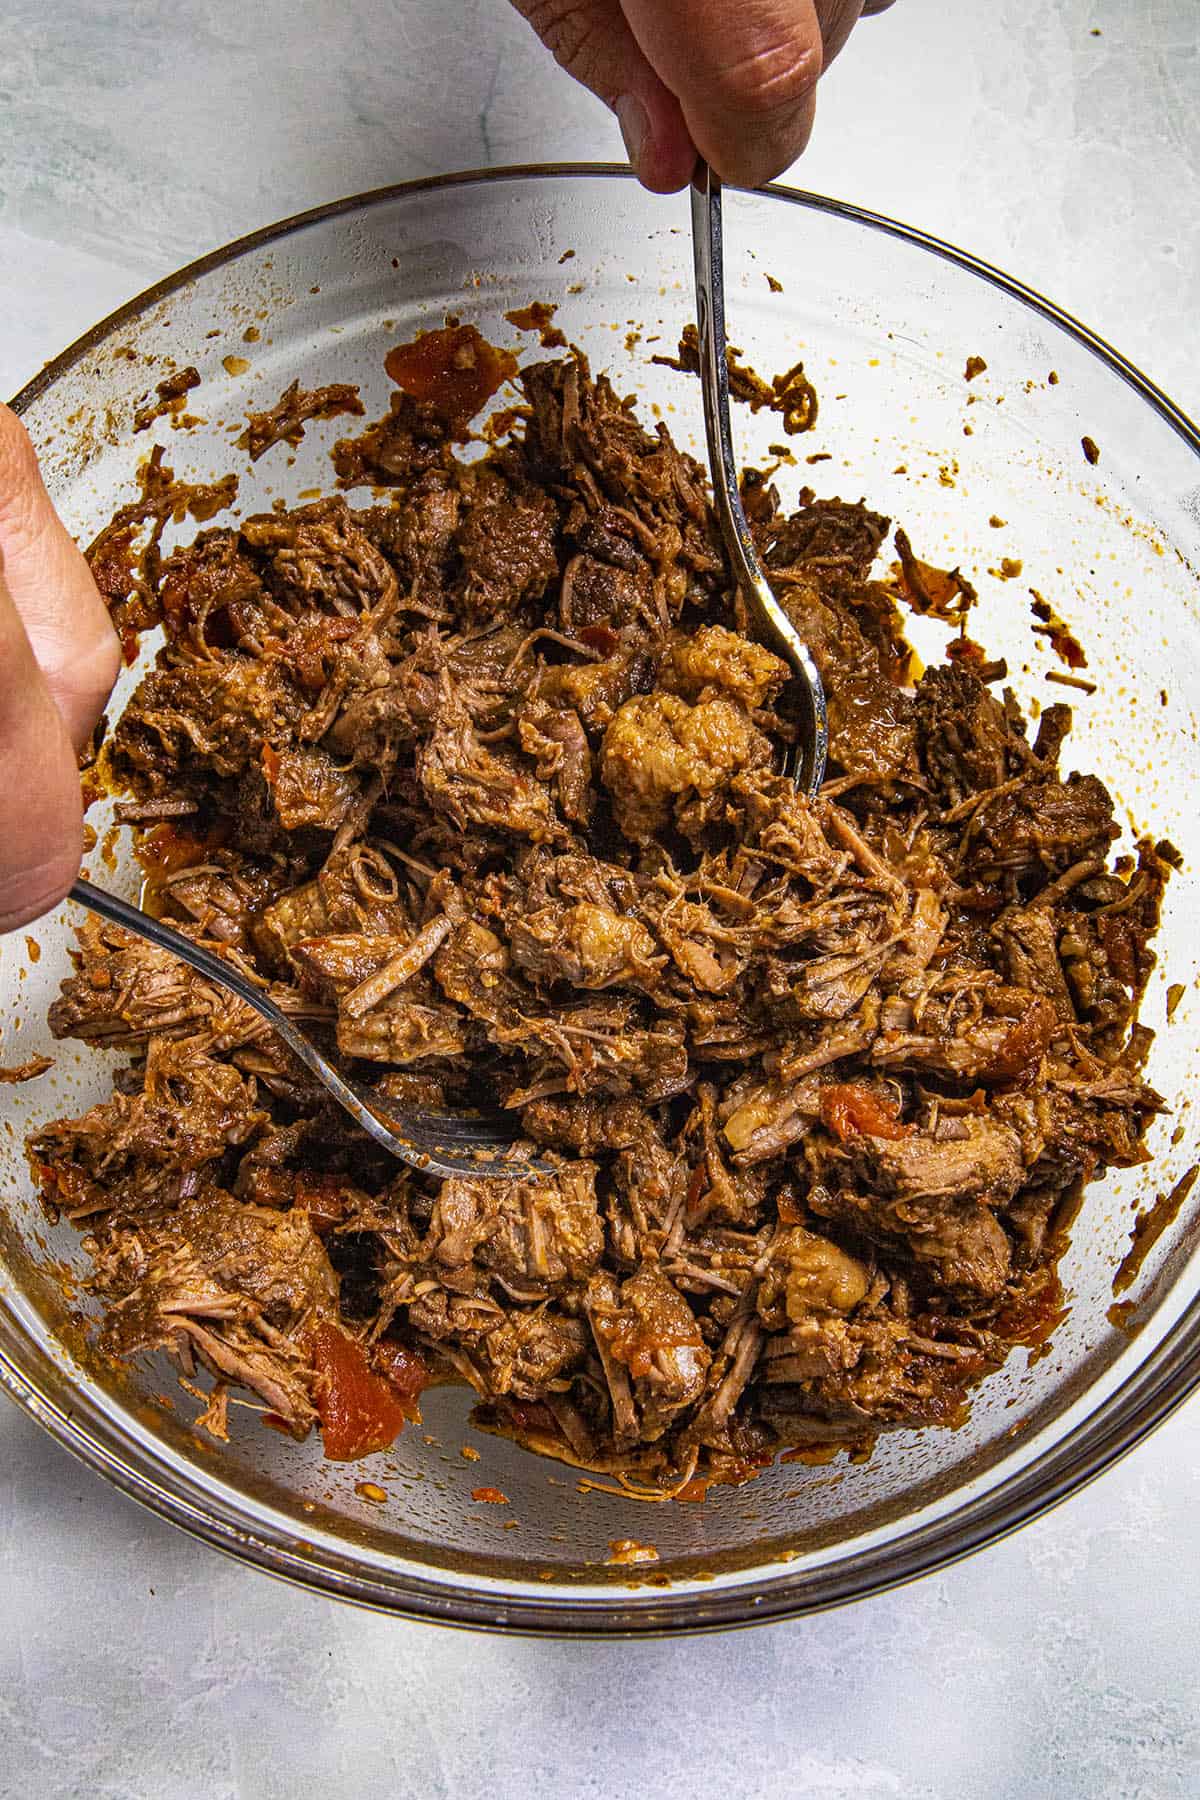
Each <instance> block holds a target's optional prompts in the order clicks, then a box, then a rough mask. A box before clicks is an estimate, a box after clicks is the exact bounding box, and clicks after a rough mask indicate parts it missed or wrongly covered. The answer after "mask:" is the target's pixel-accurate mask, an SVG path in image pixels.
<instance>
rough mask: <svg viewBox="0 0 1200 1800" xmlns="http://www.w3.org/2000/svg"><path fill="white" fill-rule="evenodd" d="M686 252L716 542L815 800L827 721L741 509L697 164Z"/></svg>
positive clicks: (720, 230)
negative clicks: (789, 709) (785, 685)
mask: <svg viewBox="0 0 1200 1800" xmlns="http://www.w3.org/2000/svg"><path fill="white" fill-rule="evenodd" d="M691 200H692V251H693V256H694V260H695V271H696V328H697V332H698V335H699V339H700V386H701V390H702V392H703V395H704V433H705V437H706V438H707V440H708V463H709V468H710V470H711V473H712V484H713V498H714V500H715V503H716V509H717V518H718V521H719V523H720V526H721V536H722V538H723V539H724V540H725V548H726V550H727V551H728V553H729V558H730V561H731V562H732V564H733V574H734V579H735V580H736V581H737V584H738V586H739V587H740V588H741V590H742V592H743V594H744V595H745V597H746V604H747V606H748V607H749V608H750V611H751V613H752V614H753V615H754V617H755V618H756V620H757V622H758V624H759V626H760V627H761V629H762V630H763V631H764V633H765V635H766V636H767V637H768V638H770V639H771V640H772V641H773V643H774V644H775V647H776V648H777V649H778V650H779V651H780V652H781V654H782V655H783V656H784V657H785V658H786V659H787V662H788V663H789V665H790V667H791V670H792V673H793V675H795V676H796V678H797V682H798V685H799V688H800V692H801V696H802V698H803V701H804V709H805V721H804V733H805V742H804V744H803V748H802V751H801V754H800V755H799V756H798V757H797V763H796V781H797V785H799V786H802V787H803V788H804V789H805V790H806V792H807V793H808V795H809V797H810V798H812V799H815V798H816V795H817V791H818V789H819V788H820V786H821V782H822V780H823V778H824V775H825V759H826V755H827V753H828V747H829V721H828V716H827V713H826V708H825V689H824V687H823V685H822V683H821V677H820V674H819V672H818V670H817V666H816V664H815V662H814V661H813V659H812V654H811V652H810V650H809V648H808V646H807V644H805V643H804V642H803V641H802V640H801V638H800V634H799V633H798V632H797V630H796V627H795V626H794V625H793V624H792V621H791V620H790V619H789V618H788V616H787V613H786V612H785V611H784V610H783V608H782V607H781V606H780V604H779V602H778V600H777V599H776V598H775V595H774V594H773V593H772V591H771V587H770V584H769V583H768V581H767V578H766V575H765V573H764V571H763V566H762V564H761V563H760V562H759V560H758V550H757V548H756V547H755V543H754V538H753V536H752V535H751V531H750V525H749V522H748V520H747V518H746V513H745V510H744V508H743V506H742V497H741V490H740V487H739V484H738V467H737V460H736V458H735V456H734V453H733V430H732V426H731V424H730V419H729V364H728V362H727V360H726V355H725V348H726V337H725V245H724V227H723V221H722V212H721V178H720V176H719V175H716V174H714V173H713V171H712V170H711V169H710V168H709V166H708V164H707V163H706V162H705V161H704V160H703V159H701V160H700V161H698V162H697V164H696V170H695V173H694V175H693V176H692V188H691Z"/></svg>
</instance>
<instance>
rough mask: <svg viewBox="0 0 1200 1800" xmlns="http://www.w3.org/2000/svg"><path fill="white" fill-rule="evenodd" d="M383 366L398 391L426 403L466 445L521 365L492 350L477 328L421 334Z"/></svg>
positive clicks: (455, 327)
mask: <svg viewBox="0 0 1200 1800" xmlns="http://www.w3.org/2000/svg"><path fill="white" fill-rule="evenodd" d="M383 366H384V368H385V369H386V370H387V372H388V374H389V375H390V376H391V378H392V380H393V381H394V382H395V383H396V385H397V387H401V388H403V389H404V391H405V393H406V394H411V396H412V398H413V399H414V400H425V401H428V403H429V404H430V405H431V406H433V407H434V408H435V409H436V410H437V411H438V412H439V413H440V414H441V416H442V418H443V419H444V420H445V421H446V424H447V426H448V427H449V430H450V433H451V436H452V437H453V438H454V440H455V442H457V443H462V442H464V441H465V439H466V436H467V426H468V424H469V423H470V421H471V420H472V419H473V418H474V417H475V415H476V413H477V412H478V411H479V409H480V408H481V407H482V406H483V405H484V404H485V403H486V402H487V401H488V400H490V399H491V397H492V395H493V394H494V393H495V392H496V390H497V389H498V388H499V387H501V386H502V385H503V384H504V382H506V381H509V380H511V378H512V377H513V376H514V375H515V374H516V372H517V359H516V357H515V356H513V354H512V352H511V351H509V350H497V349H496V347H495V345H494V344H489V343H488V341H487V339H486V338H484V337H481V336H480V334H479V332H478V331H477V330H476V329H475V327H474V325H447V326H445V327H444V329H443V330H441V331H423V332H422V333H421V334H420V336H419V337H416V338H414V339H413V341H412V343H411V344H397V345H396V347H395V349H394V350H389V351H388V353H387V355H386V357H385V358H384V364H383Z"/></svg>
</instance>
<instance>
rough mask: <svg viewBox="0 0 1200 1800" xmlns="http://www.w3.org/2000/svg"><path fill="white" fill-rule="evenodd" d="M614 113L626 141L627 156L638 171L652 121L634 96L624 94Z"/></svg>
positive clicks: (614, 108)
mask: <svg viewBox="0 0 1200 1800" xmlns="http://www.w3.org/2000/svg"><path fill="white" fill-rule="evenodd" d="M613 111H614V112H615V113H616V115H617V124H618V125H619V126H620V127H621V136H622V138H623V139H624V140H625V154H626V156H627V157H628V158H629V161H630V163H631V164H632V165H633V167H634V168H635V169H636V168H637V166H638V164H639V163H640V161H641V157H642V146H643V144H644V143H645V142H646V132H647V131H648V130H649V127H650V121H649V119H648V118H647V117H646V109H645V107H644V106H643V105H642V103H641V101H640V100H639V99H637V97H636V96H635V95H633V94H622V95H621V98H620V99H619V100H618V101H617V102H616V105H615V106H614V107H613Z"/></svg>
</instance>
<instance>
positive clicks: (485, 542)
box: [454, 490, 558, 623]
mask: <svg viewBox="0 0 1200 1800" xmlns="http://www.w3.org/2000/svg"><path fill="white" fill-rule="evenodd" d="M556 525H557V519H556V517H555V508H554V505H553V503H552V502H551V501H550V499H549V497H548V496H547V495H546V494H544V493H541V492H539V491H537V490H533V491H531V492H530V493H529V494H528V495H527V496H526V495H521V496H520V497H512V496H510V495H508V494H501V495H495V496H492V495H489V496H488V497H487V498H486V499H485V500H484V501H483V502H482V504H479V505H475V506H472V507H471V509H470V511H469V512H468V513H467V516H466V518H465V519H464V521H463V523H462V525H461V526H460V527H459V529H458V532H457V535H456V537H455V540H454V544H455V549H456V550H457V552H458V555H459V558H460V560H461V563H462V568H463V585H462V601H461V604H462V609H463V611H464V613H465V614H466V616H467V618H468V619H470V620H472V621H479V622H481V623H482V622H484V621H486V620H488V619H495V618H499V617H503V616H504V615H505V614H506V613H511V612H514V611H515V610H516V608H517V607H518V606H520V605H521V603H522V601H525V600H540V599H541V597H542V595H543V594H544V593H545V592H546V589H547V587H548V586H549V585H550V582H551V581H552V580H553V578H554V577H555V576H556V575H557V574H558V557H557V555H556V552H555V542H554V539H555V528H556Z"/></svg>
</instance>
